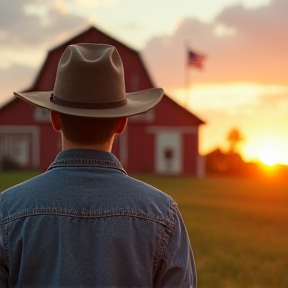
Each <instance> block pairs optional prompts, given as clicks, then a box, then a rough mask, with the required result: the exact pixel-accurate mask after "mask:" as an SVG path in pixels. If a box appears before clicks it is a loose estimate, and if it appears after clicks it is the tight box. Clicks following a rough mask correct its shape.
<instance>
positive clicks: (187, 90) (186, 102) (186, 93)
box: [184, 41, 190, 110]
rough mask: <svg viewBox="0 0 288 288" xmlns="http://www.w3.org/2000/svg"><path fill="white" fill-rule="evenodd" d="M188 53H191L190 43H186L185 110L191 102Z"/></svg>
mask: <svg viewBox="0 0 288 288" xmlns="http://www.w3.org/2000/svg"><path fill="white" fill-rule="evenodd" d="M188 53H189V42H188V41H186V43H185V65H184V67H185V71H184V73H185V104H184V106H185V108H186V109H187V110H188V102H189V80H190V79H189V78H190V77H189V70H190V69H189V63H188V57H187V56H188Z"/></svg>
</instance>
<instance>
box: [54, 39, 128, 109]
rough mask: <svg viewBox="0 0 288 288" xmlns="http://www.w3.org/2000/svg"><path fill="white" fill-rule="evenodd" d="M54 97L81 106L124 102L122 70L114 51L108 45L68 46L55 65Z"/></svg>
mask: <svg viewBox="0 0 288 288" xmlns="http://www.w3.org/2000/svg"><path fill="white" fill-rule="evenodd" d="M53 95H54V96H56V97H57V98H58V99H60V100H63V101H67V102H72V103H83V104H97V103H99V104H101V103H114V102H118V101H122V100H124V99H125V98H126V93H125V79H124V67H123V63H122V60H121V58H120V55H119V53H118V51H117V50H116V48H115V47H113V46H111V45H107V44H91V43H88V44H87V43H85V44H84V43H83V44H75V45H69V46H68V47H67V48H66V50H65V51H64V53H63V54H62V56H61V58H60V61H59V64H58V68H57V75H56V81H55V85H54V89H53Z"/></svg>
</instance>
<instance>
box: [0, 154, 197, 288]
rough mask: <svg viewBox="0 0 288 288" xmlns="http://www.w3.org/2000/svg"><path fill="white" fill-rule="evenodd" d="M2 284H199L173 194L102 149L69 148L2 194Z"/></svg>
mask: <svg viewBox="0 0 288 288" xmlns="http://www.w3.org/2000/svg"><path fill="white" fill-rule="evenodd" d="M0 287H1V288H6V287H13V288H16V287H17V288H18V287H19V288H24V287H25V288H26V287H27V288H42V287H43V288H44V287H47V288H48V287H49V288H60V287H63V288H64V287H86V288H88V287H89V288H90V287H125V288H126V287H127V288H128V287H196V270H195V263H194V258H193V254H192V250H191V246H190V242H189V238H188V235H187V231H186V228H185V225H184V222H183V219H182V217H181V215H180V212H179V210H178V207H177V204H176V203H175V201H174V200H173V199H172V198H171V197H170V196H168V195H166V194H165V193H163V192H161V191H159V190H158V189H156V188H154V187H152V186H150V185H148V184H145V183H143V182H141V181H138V180H136V179H133V178H131V177H129V176H128V175H127V174H126V172H125V171H124V169H123V168H122V166H121V164H120V163H119V162H118V160H117V159H116V157H115V156H114V155H113V154H111V153H109V152H104V151H96V150H66V151H63V152H61V153H59V155H58V156H57V157H56V159H55V161H54V162H53V163H52V164H51V166H50V167H49V169H48V170H47V171H46V172H45V173H43V174H41V175H39V176H36V177H35V178H32V179H30V180H28V181H26V182H23V183H21V184H19V185H16V186H14V187H12V188H10V189H7V190H6V191H4V192H2V193H1V194H0Z"/></svg>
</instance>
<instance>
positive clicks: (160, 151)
mask: <svg viewBox="0 0 288 288" xmlns="http://www.w3.org/2000/svg"><path fill="white" fill-rule="evenodd" d="M181 148H182V142H181V133H179V132H173V131H161V132H158V133H157V134H156V158H155V160H156V173H159V174H175V175H177V174H181V172H182V151H181V150H182V149H181Z"/></svg>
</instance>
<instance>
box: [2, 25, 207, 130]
mask: <svg viewBox="0 0 288 288" xmlns="http://www.w3.org/2000/svg"><path fill="white" fill-rule="evenodd" d="M93 31H95V32H97V34H98V35H99V34H100V35H103V36H104V37H108V38H109V39H110V40H111V43H109V44H111V45H113V46H118V47H120V46H122V47H123V48H125V49H127V50H129V51H130V52H131V53H133V54H136V56H137V57H138V58H139V60H140V62H141V65H142V66H143V67H144V70H145V71H148V70H147V69H146V67H145V63H144V61H143V60H142V57H141V54H140V53H139V52H138V51H136V50H134V49H133V48H131V47H129V46H127V45H125V44H123V43H122V42H120V41H118V40H117V39H115V38H114V37H111V36H109V35H107V34H106V33H104V32H102V31H100V30H99V29H97V28H96V27H94V26H90V27H88V28H87V29H86V30H84V31H82V32H81V33H78V34H77V35H75V36H73V37H71V38H69V39H68V40H66V41H65V42H63V43H61V44H59V45H57V46H55V47H54V48H52V49H50V50H48V52H47V56H46V59H45V61H44V63H43V64H42V67H41V68H40V70H39V72H38V74H37V76H36V78H35V79H34V82H33V84H32V85H31V86H30V88H28V89H25V90H24V91H22V92H28V91H33V90H36V89H35V87H36V85H37V83H38V81H39V78H40V77H41V74H42V73H43V71H44V70H45V68H46V64H47V62H48V61H49V60H50V57H51V56H52V54H53V53H54V52H55V51H57V50H58V49H62V48H64V47H66V46H68V45H70V44H74V43H75V44H76V43H79V42H78V41H77V39H78V38H79V37H80V36H82V35H84V34H86V33H89V32H93ZM95 40H96V41H97V39H95ZM96 41H95V42H96ZM147 77H148V79H149V82H150V84H151V87H155V85H154V83H153V81H152V79H151V77H150V75H149V73H147ZM165 95H166V96H167V97H168V98H169V99H170V100H171V101H172V102H174V104H175V105H177V106H179V107H180V108H182V109H184V110H185V111H186V112H188V113H190V114H191V116H192V117H193V118H194V119H195V120H196V122H198V123H199V125H201V124H205V122H204V121H202V120H201V119H200V118H198V117H197V116H196V115H195V114H193V113H192V112H190V111H189V110H187V109H186V108H184V107H183V106H181V105H179V104H178V103H177V102H175V101H174V100H173V99H172V98H171V97H169V96H168V95H167V94H165ZM18 100H21V99H19V98H18V97H15V96H12V98H11V99H10V100H8V101H7V102H6V103H4V104H3V105H2V107H0V111H1V110H2V109H5V108H6V107H8V106H10V105H11V104H12V103H14V102H15V101H18ZM21 101H22V100H21Z"/></svg>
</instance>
